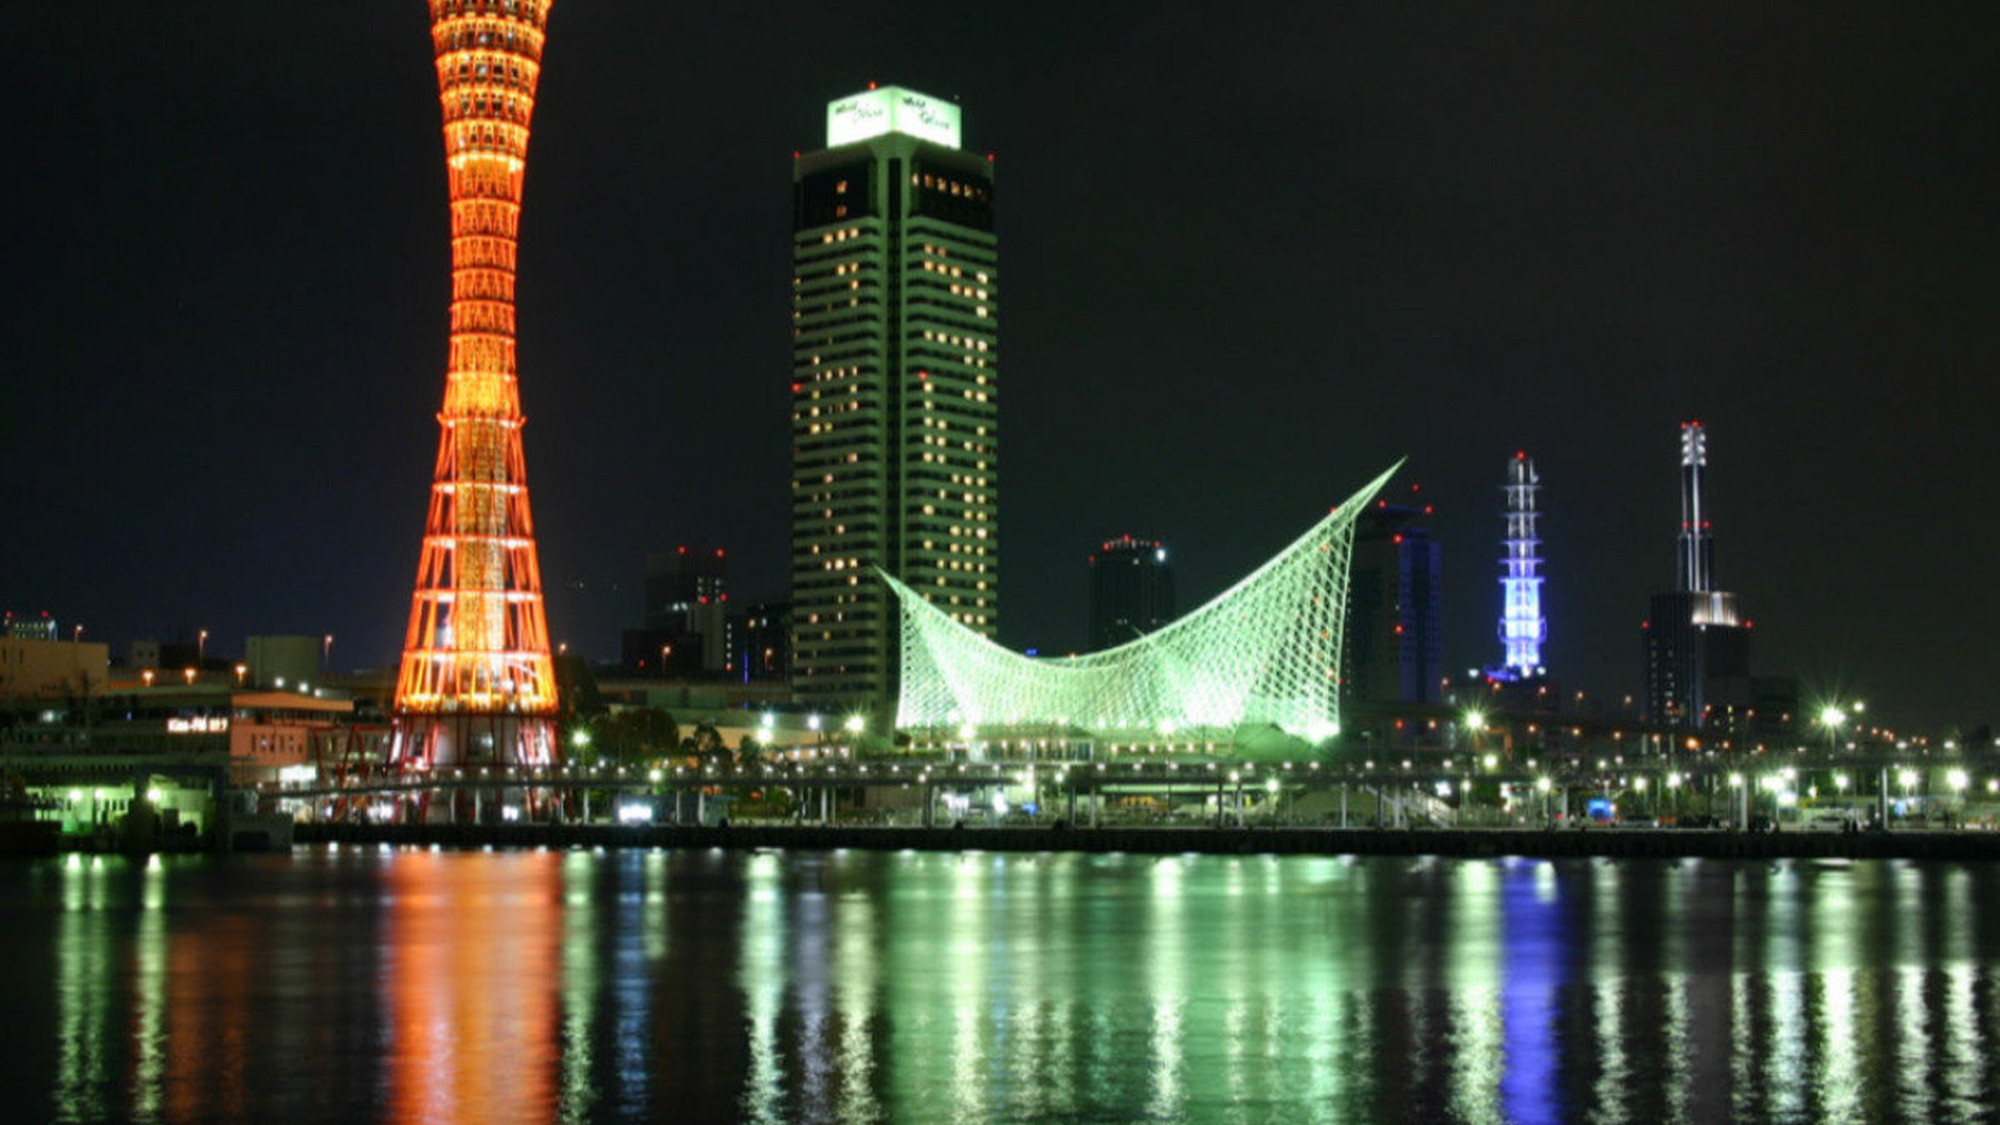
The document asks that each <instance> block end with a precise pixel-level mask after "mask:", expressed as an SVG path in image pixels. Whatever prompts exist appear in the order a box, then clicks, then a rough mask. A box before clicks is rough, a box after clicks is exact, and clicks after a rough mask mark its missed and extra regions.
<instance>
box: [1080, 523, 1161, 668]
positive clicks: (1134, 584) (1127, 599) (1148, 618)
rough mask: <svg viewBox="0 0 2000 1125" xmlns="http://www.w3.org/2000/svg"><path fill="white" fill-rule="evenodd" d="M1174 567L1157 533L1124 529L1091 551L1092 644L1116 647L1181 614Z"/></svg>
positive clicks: (1100, 646)
mask: <svg viewBox="0 0 2000 1125" xmlns="http://www.w3.org/2000/svg"><path fill="white" fill-rule="evenodd" d="M1175 614H1176V609H1175V606H1174V568H1173V564H1172V563H1170V562H1168V561H1167V548H1166V545H1165V544H1163V543H1161V542H1160V541H1159V540H1157V539H1134V538H1132V537H1131V536H1130V535H1121V536H1119V537H1118V538H1116V539H1107V540H1105V541H1104V543H1103V544H1102V545H1101V546H1100V547H1099V549H1098V552H1097V553H1096V554H1094V555H1092V556H1090V648H1091V651H1093V652H1095V651H1101V650H1103V649H1107V648H1116V647H1117V646H1119V645H1122V644H1124V643H1125V642H1127V641H1129V640H1132V639H1133V638H1135V637H1141V636H1144V635H1145V634H1147V633H1150V632H1152V631H1153V630H1155V629H1158V628H1159V627H1160V626H1162V625H1165V624H1166V623H1167V622H1169V621H1172V620H1173V619H1174V617H1175Z"/></svg>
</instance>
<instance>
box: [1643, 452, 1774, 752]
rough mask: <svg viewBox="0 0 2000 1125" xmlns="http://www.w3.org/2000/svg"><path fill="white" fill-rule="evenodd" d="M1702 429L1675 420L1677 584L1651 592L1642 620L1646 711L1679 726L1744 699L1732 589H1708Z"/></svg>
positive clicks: (1741, 643) (1744, 653)
mask: <svg viewBox="0 0 2000 1125" xmlns="http://www.w3.org/2000/svg"><path fill="white" fill-rule="evenodd" d="M1707 470H1708V433H1707V430H1706V429H1704V428H1703V426H1702V424H1701V423H1700V422H1686V423H1683V424H1682V426H1681V529H1680V534H1679V536H1678V537H1677V539H1676V551H1675V567H1674V569H1675V588H1674V590H1673V592H1672V593H1666V594H1655V595H1653V598H1652V600H1651V602H1650V603H1649V605H1648V610H1649V612H1648V614H1647V618H1646V624H1645V626H1644V634H1645V654H1646V715H1647V717H1648V718H1650V719H1651V720H1653V721H1654V722H1659V723H1667V724H1670V725H1673V726H1678V727H1689V728H1702V727H1706V726H1708V725H1709V721H1710V718H1711V712H1712V710H1713V709H1714V708H1715V707H1717V706H1724V707H1744V708H1747V707H1749V706H1750V705H1751V704H1752V702H1753V698H1754V697H1753V695H1752V691H1751V684H1750V630H1749V627H1748V625H1746V624H1745V623H1744V622H1743V620H1742V618H1741V615H1740V614H1739V613H1738V611H1737V605H1736V595H1735V594H1731V593H1727V592H1724V591H1721V590H1717V589H1714V588H1713V587H1714V577H1713V575H1714V569H1715V545H1714V541H1713V539H1712V538H1711V537H1710V528H1709V519H1708V514H1707V512H1706V510H1705V509H1704V507H1703V505H1702V494H1701V486H1702V478H1703V477H1704V476H1705V475H1707Z"/></svg>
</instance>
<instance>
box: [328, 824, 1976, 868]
mask: <svg viewBox="0 0 2000 1125" xmlns="http://www.w3.org/2000/svg"><path fill="white" fill-rule="evenodd" d="M295 839H296V842H298V843H301V844H313V843H340V844H389V845H406V846H429V845H437V846H440V847H453V848H458V847H503V848H533V847H564V848H568V847H603V848H673V849H699V848H725V849H758V848H785V849H796V850H807V851H831V850H835V849H840V848H853V849H863V850H870V851H904V850H911V851H988V852H1096V853H1106V854H1108V853H1114V852H1124V853H1131V854H1141V855H1174V854H1181V853H1195V854H1210V855H1254V854H1269V855H1392V856H1393V855H1407V856H1417V855H1438V856H1474V857H1490V856H1532V857H1541V858H1551V859H1554V858H1564V857H1589V856H1604V857H1609V858H1633V859H1638V858H1661V859H1666V858H1677V857H1686V858H1702V859H1787V858H1792V859H1835V860H1838V859H1913V860H2000V832H1987V831H1895V832H1810V831H1791V830H1788V831H1780V832H1732V831H1726V830H1713V829H1639V828H1585V829H1575V828H1568V829H1510V828H1494V829H1383V828H1289V827H1279V828H1214V827H1184V828H1183V827H1175V828H1165V827H1139V828H1074V827H1054V826H1050V827H1041V826H1004V827H990V828H987V827H981V828H970V827H968V828H950V827H946V828H920V827H872V826H841V825H831V826H823V825H770V824H741V825H730V826H714V825H701V826H696V825H672V826H628V825H603V824H300V825H299V826H298V828H297V833H296V837H295Z"/></svg>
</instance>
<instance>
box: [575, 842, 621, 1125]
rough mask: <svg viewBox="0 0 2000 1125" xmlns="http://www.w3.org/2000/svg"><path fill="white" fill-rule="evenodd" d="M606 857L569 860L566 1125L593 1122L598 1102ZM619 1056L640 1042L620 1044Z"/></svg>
mask: <svg viewBox="0 0 2000 1125" xmlns="http://www.w3.org/2000/svg"><path fill="white" fill-rule="evenodd" d="M602 858H603V857H602V856H599V855H593V854H591V853H588V852H581V851H576V852H571V853H569V854H568V855H566V856H564V857H563V863H562V870H561V879H562V900H563V914H562V951H561V953H560V954H559V956H560V958H561V960H560V962H559V965H560V969H559V971H560V973H561V982H560V989H561V993H562V1031H561V1038H562V1042H561V1043H560V1045H559V1046H558V1048H557V1049H558V1051H559V1052H560V1054H561V1059H562V1072H561V1073H562V1078H561V1083H560V1085H559V1086H558V1087H557V1091H556V1114H557V1116H558V1118H559V1119H560V1120H562V1121H565V1122H572V1121H583V1120H586V1119H588V1117H589V1116H590V1112H591V1110H592V1108H593V1106H594V1105H595V1103H596V1101H597V1082H598V1077H597V1075H596V1073H595V1066H594V1060H593V1058H592V1053H591V1023H592V1017H593V1016H594V1015H595V1010H596V1005H597V1003H598V996H599V988H600V981H599V976H598V963H597V940H598V926H599V920H598V917H597V896H596V895H595V894H594V893H593V890H594V886H593V885H594V883H595V882H596V876H597V872H598V865H599V863H600V862H601V860H602ZM618 1046H619V1057H625V1052H627V1051H630V1050H632V1049H633V1048H635V1047H636V1044H631V1043H625V1042H621V1043H619V1045H618Z"/></svg>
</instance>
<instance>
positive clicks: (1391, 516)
mask: <svg viewBox="0 0 2000 1125" xmlns="http://www.w3.org/2000/svg"><path fill="white" fill-rule="evenodd" d="M1430 514H1431V513H1430V509H1429V508H1428V507H1427V506H1416V505H1401V504H1391V503H1389V502H1388V501H1386V500H1378V501H1376V502H1375V505H1374V506H1373V507H1371V508H1369V509H1368V510H1366V511H1364V512H1362V513H1361V515H1360V518H1359V519H1357V520H1356V521H1355V525H1354V555H1353V561H1352V562H1351V563H1350V564H1349V569H1348V593H1347V597H1348V611H1347V632H1346V637H1345V644H1344V648H1345V652H1344V653H1343V660H1342V663H1343V665H1344V666H1345V672H1344V679H1345V680H1346V691H1347V698H1348V699H1350V700H1352V701H1354V702H1357V703H1435V702H1437V700H1438V697H1439V695H1440V694H1441V689H1440V682H1441V681H1442V680H1443V678H1444V645H1443V640H1442V628H1443V622H1442V602H1443V599H1442V597H1441V594H1440V591H1441V587H1442V584H1443V583H1442V570H1441V567H1440V561H1439V551H1438V544H1437V542H1436V541H1435V540H1433V539H1432V538H1431V533H1430V527H1429V526H1428V525H1427V524H1426V523H1425V522H1424V519H1425V517H1426V516H1428V515H1430Z"/></svg>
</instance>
